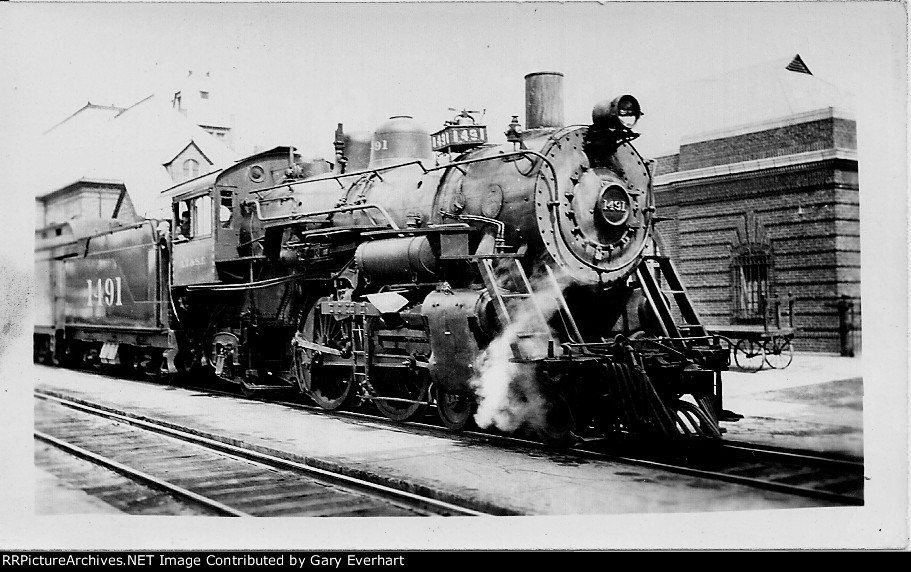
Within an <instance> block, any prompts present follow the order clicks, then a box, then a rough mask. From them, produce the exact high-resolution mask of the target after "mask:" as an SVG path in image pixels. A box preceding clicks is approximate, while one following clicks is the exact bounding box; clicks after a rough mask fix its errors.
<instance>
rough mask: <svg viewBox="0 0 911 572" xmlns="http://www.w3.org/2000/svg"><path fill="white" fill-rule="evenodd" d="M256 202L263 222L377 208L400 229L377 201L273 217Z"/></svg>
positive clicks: (393, 225)
mask: <svg viewBox="0 0 911 572" xmlns="http://www.w3.org/2000/svg"><path fill="white" fill-rule="evenodd" d="M255 204H256V216H258V217H259V220H261V221H263V222H269V221H274V220H282V219H286V220H290V221H293V220H295V219H299V218H305V217H311V216H322V215H328V214H336V213H343V212H349V211H350V212H353V211H365V210H370V209H375V210H378V211H379V212H380V214H381V215H383V217H385V218H386V221H387V222H388V223H389V226H391V227H392V228H393V229H395V230H399V226H398V225H397V224H395V221H394V220H393V219H392V216H391V215H390V214H389V212H388V211H386V209H385V208H383V207H382V205H378V204H376V203H362V204H359V205H345V206H341V207H335V208H331V209H323V210H321V211H310V212H306V213H295V214H288V215H279V216H273V217H266V216H263V213H262V210H261V207H260V204H259V202H258V201H257V202H256V203H255ZM368 216H369V215H368Z"/></svg>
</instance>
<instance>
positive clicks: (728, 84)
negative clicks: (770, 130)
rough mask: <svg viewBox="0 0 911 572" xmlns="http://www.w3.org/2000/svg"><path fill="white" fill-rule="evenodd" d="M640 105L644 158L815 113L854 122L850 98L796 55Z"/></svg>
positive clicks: (683, 86)
mask: <svg viewBox="0 0 911 572" xmlns="http://www.w3.org/2000/svg"><path fill="white" fill-rule="evenodd" d="M641 101H647V102H648V104H647V106H645V105H644V106H643V110H644V111H645V117H646V118H647V119H648V123H647V124H645V123H644V124H643V125H642V137H640V138H639V139H638V140H637V147H638V148H639V149H640V151H641V152H642V153H643V155H645V156H647V157H659V156H662V155H671V154H674V153H677V152H678V150H679V147H680V143H681V141H683V140H686V142H693V141H700V140H705V139H709V138H713V137H716V136H717V134H718V133H720V132H727V131H736V130H738V129H740V128H742V127H744V126H748V125H751V124H755V125H757V126H760V125H763V124H766V123H768V122H770V121H776V120H783V119H784V118H787V117H790V116H793V115H797V114H802V113H807V112H811V111H817V110H820V109H826V108H832V109H833V110H834V113H835V115H836V116H840V117H849V118H850V117H852V116H853V111H852V110H853V103H852V101H851V94H849V93H847V92H845V91H843V90H840V89H839V88H837V87H836V86H834V85H833V84H831V83H829V82H827V81H824V80H822V79H820V78H818V77H816V76H814V75H813V74H812V73H811V71H810V68H809V66H808V65H807V64H806V63H805V62H804V60H803V58H801V57H800V55H799V54H797V55H793V56H788V57H786V58H778V59H775V60H772V61H770V62H766V63H762V64H758V65H754V66H750V67H745V68H741V69H736V70H731V71H727V72H724V73H721V74H718V75H715V76H712V77H707V78H702V79H697V80H694V81H689V82H685V83H683V84H680V85H675V86H670V87H665V88H664V89H662V90H660V91H659V92H658V93H656V94H654V95H652V96H650V97H649V96H646V97H643V98H642V99H641ZM646 125H647V126H646Z"/></svg>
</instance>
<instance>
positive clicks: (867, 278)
mask: <svg viewBox="0 0 911 572" xmlns="http://www.w3.org/2000/svg"><path fill="white" fill-rule="evenodd" d="M906 26H907V15H906V12H905V5H904V4H902V3H898V2H878V1H872V2H850V1H848V2H723V3H709V2H693V3H677V2H622V3H621V2H603V3H595V2H567V3H543V2H526V3H493V2H467V3H440V2H425V3H409V4H400V3H370V4H359V3H340V4H332V3H324V4H304V3H300V4H298V3H276V4H269V3H251V4H234V3H218V4H215V3H201V4H179V3H138V4H132V3H116V4H111V3H88V4H87V3H63V4H52V3H16V2H11V3H3V4H0V78H3V80H2V81H0V104H2V107H0V109H2V113H0V134H2V137H0V175H2V176H3V179H2V180H4V181H5V184H4V186H5V188H2V189H0V193H2V196H3V198H4V204H5V205H6V209H7V212H13V213H18V212H22V213H25V215H24V216H15V215H14V216H11V217H7V220H6V222H5V231H6V236H12V237H27V238H24V239H23V240H5V241H3V242H4V245H3V246H0V324H2V323H5V321H10V320H11V318H10V316H12V317H13V318H15V317H17V316H19V317H22V316H23V314H22V310H21V308H22V306H23V304H22V301H23V300H22V297H21V296H18V295H17V294H16V293H17V292H21V291H22V290H23V289H26V288H27V287H28V280H29V278H28V273H29V272H30V268H31V259H32V252H31V243H30V237H31V236H32V233H33V229H32V224H33V221H34V217H33V215H32V208H33V206H32V202H31V197H27V196H22V194H21V193H17V192H16V191H17V188H18V187H17V184H16V182H17V180H20V181H21V178H22V177H28V178H36V177H41V173H40V171H39V172H31V171H29V172H22V169H17V166H19V165H22V164H23V163H22V162H21V157H22V156H23V154H31V155H35V154H38V155H40V153H41V149H40V147H37V146H36V144H35V143H34V141H35V137H36V136H37V135H39V134H40V133H42V132H43V131H45V130H47V129H48V128H49V127H51V126H53V125H54V124H56V123H58V122H59V121H61V120H63V119H64V118H66V117H67V116H68V115H70V114H72V113H73V112H75V111H76V110H78V109H79V108H81V107H82V106H83V105H85V104H86V103H87V102H89V101H90V102H92V103H95V104H101V105H111V104H113V105H118V106H127V105H130V104H132V103H135V102H137V101H139V100H141V99H143V98H144V97H146V96H147V95H149V94H151V93H163V94H165V95H167V94H168V92H169V90H170V91H171V93H173V88H172V86H173V85H175V84H176V83H178V82H179V80H180V79H181V78H183V77H184V76H185V74H186V72H187V71H188V70H194V71H200V72H202V71H208V72H209V73H210V74H211V76H212V78H213V97H217V98H218V99H219V101H220V102H221V103H222V104H223V105H225V107H226V108H227V109H228V110H230V111H231V112H233V113H234V115H235V118H236V124H235V128H236V129H237V132H238V137H239V141H238V143H239V144H240V146H244V145H246V146H252V145H259V146H262V147H268V146H273V145H279V144H282V145H285V144H291V145H295V146H298V147H299V148H300V149H301V150H303V151H305V152H307V153H312V154H322V155H324V156H328V155H330V154H331V152H332V151H331V150H332V147H331V141H332V136H333V133H334V130H335V126H336V124H337V123H339V122H341V123H344V124H345V126H346V128H347V129H349V130H368V129H372V128H374V127H375V126H376V125H377V124H378V123H380V122H381V121H383V120H384V119H386V118H388V117H389V116H392V115H400V114H406V115H411V116H413V117H415V118H416V119H418V120H419V121H421V122H422V123H424V124H425V125H426V126H427V127H428V128H429V129H431V130H433V129H435V128H436V127H437V126H440V125H441V124H442V121H443V120H444V119H448V118H449V117H450V116H451V115H452V112H450V111H448V108H463V107H467V108H469V109H485V110H486V115H485V122H486V123H487V124H488V126H489V131H490V133H491V134H492V135H493V136H497V137H498V136H500V133H502V131H503V130H505V128H506V125H507V123H508V122H509V119H510V117H511V116H512V115H519V117H520V118H522V119H524V80H523V77H524V75H525V74H527V73H531V72H537V71H559V72H562V73H563V74H564V101H565V117H566V122H567V123H568V124H572V123H588V122H589V119H590V113H591V108H592V105H593V104H594V103H596V102H598V101H600V100H603V99H609V98H612V97H614V96H616V95H619V94H621V93H631V94H634V95H636V96H637V97H638V98H639V99H640V103H641V105H642V108H643V110H644V111H645V115H644V117H643V119H642V121H641V122H640V124H639V126H638V130H639V131H641V132H642V137H641V138H640V139H639V140H638V141H637V143H638V144H640V147H641V148H643V149H646V150H647V149H649V148H650V146H651V148H658V147H660V146H661V143H662V142H660V141H657V135H656V134H660V133H661V132H663V131H664V130H665V129H666V127H667V126H666V125H664V126H662V125H661V124H660V122H658V121H657V119H653V117H654V115H653V114H650V113H649V110H650V109H654V108H658V107H661V106H662V105H666V103H667V101H668V100H673V98H674V97H675V91H676V89H675V88H676V86H679V85H680V84H681V83H683V82H686V81H689V80H692V79H697V78H703V77H707V76H713V75H716V74H719V73H724V72H726V71H729V70H734V69H738V68H743V67H746V66H750V65H755V64H761V63H765V62H769V61H772V60H776V59H786V58H790V57H792V56H793V55H794V54H797V53H799V54H800V55H801V57H802V58H803V60H804V61H805V62H806V64H807V65H808V66H809V68H810V69H811V70H812V71H813V74H814V76H815V77H817V78H819V79H822V80H824V81H827V82H829V83H831V84H833V85H835V86H837V87H838V88H839V89H842V90H844V91H847V92H851V93H852V94H853V95H854V101H855V102H856V107H855V109H853V112H854V114H855V116H856V119H857V133H858V158H859V165H860V167H859V169H860V181H861V183H860V184H861V197H862V201H861V220H862V237H861V242H862V250H863V254H862V264H863V266H864V269H863V277H862V280H863V289H864V307H863V308H864V310H863V311H864V332H863V334H864V348H865V349H864V351H865V355H864V359H865V360H868V361H867V362H865V363H869V364H871V365H870V369H869V370H868V371H869V372H870V379H879V378H882V379H890V380H894V379H895V375H894V372H893V371H890V370H888V369H886V368H888V367H895V368H897V371H899V372H901V373H903V374H904V376H905V379H907V349H908V348H907V278H908V264H907V159H908V156H907V56H908V46H907V38H906ZM710 104H711V102H707V103H706V105H710ZM663 121H673V118H667V117H665V118H663ZM46 160H47V161H49V162H51V161H54V157H47V158H46ZM26 306H27V305H26ZM13 321H14V320H13ZM25 322H27V319H26V320H25ZM17 328H18V330H17ZM28 329H29V327H26V326H23V325H20V326H14V327H13V331H14V332H15V331H19V332H20V333H22V334H23V335H22V336H21V340H20V342H18V343H20V345H18V346H15V345H14V346H13V347H14V348H18V350H16V349H9V347H7V348H3V347H0V352H5V354H4V353H0V379H2V376H3V365H4V364H3V363H2V362H3V360H4V357H5V358H6V363H7V364H9V363H10V362H9V356H10V355H11V354H13V353H15V352H16V351H18V352H19V353H22V354H24V355H26V356H27V355H28V353H29V352H28V340H29V338H28V336H27V331H28ZM0 342H3V340H2V339H0ZM865 378H866V375H865ZM898 379H901V377H900V376H899V378H898ZM4 391H5V389H4ZM865 391H867V392H868V394H869V395H868V396H869V397H870V399H874V398H880V397H882V388H881V386H879V385H878V384H869V385H867V386H866V387H865ZM877 392H879V393H877ZM905 398H907V389H905ZM25 399H26V400H27V399H28V395H26V396H25ZM906 400H907V399H906ZM26 403H28V401H26ZM899 403H901V401H900V400H899ZM0 413H3V411H0ZM902 423H904V424H906V423H907V419H906V418H902V416H901V411H900V410H888V411H886V412H885V414H883V415H878V416H876V417H875V418H874V419H873V420H872V421H871V422H870V424H869V425H868V424H866V421H865V433H867V434H868V435H870V436H872V437H875V436H877V435H892V433H891V432H890V431H891V430H899V429H901V424H902ZM877 424H879V425H877ZM868 429H869V431H868ZM904 429H905V430H906V429H907V427H906V426H905V427H904ZM17 431H18V432H19V433H17ZM29 432H30V426H28V425H25V426H24V427H19V426H14V427H13V428H12V429H8V430H7V433H8V434H10V435H12V436H13V437H15V436H16V435H17V434H21V436H22V439H23V440H24V442H29V440H30V437H29ZM904 435H905V440H904V441H902V440H901V439H899V440H898V443H904V444H905V445H907V433H906V432H905V433H904ZM0 500H3V496H2V494H0ZM812 519H813V517H811V520H810V522H809V523H807V524H806V526H807V527H813V526H814V524H813V523H814V522H815V521H813V520H812ZM555 522H556V521H555ZM695 522H696V523H697V524H696V525H694V534H695V535H696V537H695V539H694V542H695V543H696V545H699V544H698V543H699V542H700V540H701V541H703V542H704V541H706V540H707V539H709V537H708V536H699V533H700V532H702V531H709V530H712V528H711V527H710V526H708V525H707V524H706V523H705V522H704V521H700V519H699V518H697V519H695ZM795 522H797V521H795ZM858 522H861V521H858ZM737 524H741V523H737ZM817 524H818V523H817ZM794 526H798V525H796V524H795V525H794ZM857 526H859V525H857ZM735 528H737V527H736V526H735V527H733V528H732V530H730V531H729V532H730V534H731V535H732V536H731V538H735V535H736V531H735V530H734V529H735ZM646 529H647V528H646ZM786 529H787V527H785V528H783V530H786ZM4 530H6V529H4ZM850 530H851V531H852V532H855V533H856V534H857V535H858V536H855V537H854V538H856V539H857V540H856V541H857V542H862V541H863V540H861V537H862V535H861V533H859V532H856V528H855V527H853V526H852V527H850ZM0 532H2V531H0ZM616 532H620V531H619V530H617V531H616ZM741 532H743V533H744V536H745V537H749V527H746V526H745V527H744V528H743V530H741ZM867 532H870V531H869V530H867V529H864V530H863V533H864V534H866V533H867ZM8 533H9V532H8V531H7V534H8ZM287 533H288V532H287V530H286V531H282V532H277V533H276V534H277V536H275V538H285V537H286V535H287ZM621 536H622V537H623V538H629V536H628V534H627V535H626V536H623V535H621ZM230 538H241V539H243V538H246V536H244V535H240V536H236V535H234V536H232V534H231V533H227V534H226V536H225V537H224V539H230ZM418 538H421V539H423V537H422V536H421V535H420V534H419V533H417V532H416V533H415V540H417V539H418ZM491 538H492V540H491V542H495V540H494V539H495V538H497V537H496V536H493V537H491ZM556 538H558V536H553V537H550V538H549V539H548V540H549V541H551V542H554V543H555V544H559V542H558V541H557V540H554V539H556ZM586 538H591V537H590V536H586ZM672 538H679V536H676V537H672ZM715 538H717V537H715ZM738 538H739V537H738ZM863 538H866V537H865V536H863ZM871 538H873V539H874V540H871V541H870V542H872V543H875V542H876V541H877V540H876V539H877V538H880V537H876V536H875V534H874V535H873V536H871ZM654 540H655V542H659V540H658V539H657V537H656V538H655V539H654ZM2 541H3V537H2V534H0V547H2V546H3V544H2ZM171 541H173V542H176V543H178V544H179V543H180V540H179V539H178V538H177V537H176V536H175V537H174V538H173V539H171ZM427 542H430V541H429V540H427ZM627 542H634V541H632V540H629V541H627ZM670 542H673V541H670ZM745 542H748V541H745ZM782 542H783V543H785V544H787V540H786V539H785V540H782ZM833 542H838V541H837V540H835V541H833Z"/></svg>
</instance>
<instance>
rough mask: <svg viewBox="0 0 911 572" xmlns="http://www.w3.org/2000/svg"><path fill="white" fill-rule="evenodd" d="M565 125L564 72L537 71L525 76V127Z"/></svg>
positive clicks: (542, 127) (545, 127)
mask: <svg viewBox="0 0 911 572" xmlns="http://www.w3.org/2000/svg"><path fill="white" fill-rule="evenodd" d="M555 127H563V74H562V73H560V72H536V73H530V74H528V75H527V76H525V128H526V129H548V128H555Z"/></svg>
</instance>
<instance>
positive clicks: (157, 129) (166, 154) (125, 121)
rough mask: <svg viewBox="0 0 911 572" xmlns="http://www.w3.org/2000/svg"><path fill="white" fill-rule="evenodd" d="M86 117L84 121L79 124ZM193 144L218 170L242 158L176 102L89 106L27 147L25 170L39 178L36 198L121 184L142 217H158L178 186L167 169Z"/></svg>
mask: <svg viewBox="0 0 911 572" xmlns="http://www.w3.org/2000/svg"><path fill="white" fill-rule="evenodd" d="M90 105H91V104H90ZM115 110H116V112H115ZM102 111H104V112H103V113H102ZM80 115H83V116H84V117H83V120H81V121H76V120H75V118H76V117H78V116H80ZM89 116H91V120H88V117H89ZM190 144H195V145H196V146H197V147H198V148H199V149H200V151H201V152H202V153H203V154H204V155H205V156H206V157H207V158H208V159H209V160H210V161H211V162H212V163H213V169H217V168H220V167H223V166H225V165H230V164H232V163H233V162H234V161H235V159H236V158H237V156H236V154H235V153H234V152H233V151H231V150H230V149H228V148H227V147H226V146H225V145H224V144H223V143H222V142H221V141H218V140H217V139H215V138H214V137H212V136H211V135H209V134H208V133H206V131H205V130H203V129H202V128H201V127H199V126H198V125H195V124H193V123H192V122H191V121H190V120H189V119H187V118H186V117H185V116H184V115H183V114H181V113H179V112H178V111H176V110H174V109H173V108H172V107H171V102H170V101H166V100H165V98H163V97H161V96H157V95H152V96H149V97H146V98H145V99H143V100H141V101H139V102H138V103H136V104H134V105H132V106H130V107H128V108H125V109H124V108H113V107H112V108H106V109H103V110H99V109H96V107H91V108H90V107H89V106H86V107H85V108H83V109H81V110H79V111H78V112H76V113H74V114H73V115H72V116H70V118H68V119H67V120H64V121H63V122H61V123H59V124H58V125H57V126H55V127H54V128H52V129H51V130H49V131H48V132H46V133H45V134H44V135H43V136H42V137H40V138H39V140H37V141H34V142H31V143H29V145H30V147H27V148H29V149H32V150H33V152H32V153H30V156H29V157H27V158H26V159H25V160H26V161H27V162H28V163H29V165H26V166H25V168H26V169H28V171H29V172H31V173H35V174H36V175H35V177H34V178H33V179H32V180H30V181H29V186H31V192H32V194H33V195H34V196H36V197H41V196H45V195H47V194H49V193H53V192H55V191H57V190H59V189H61V188H63V187H64V186H67V185H69V184H71V183H72V182H73V181H75V180H79V179H105V180H119V181H123V182H124V184H125V185H126V187H127V190H128V192H129V193H130V198H131V199H132V201H133V205H134V206H135V208H136V211H137V213H138V214H140V215H148V216H156V215H158V214H160V213H161V212H165V211H166V210H167V208H168V205H167V204H165V203H163V202H162V200H161V198H160V197H161V191H162V189H166V188H168V187H171V186H173V185H174V181H173V180H172V179H171V177H170V175H169V174H168V171H167V169H166V168H165V167H164V165H165V164H167V163H168V162H169V161H170V160H171V159H172V158H173V157H174V156H175V155H176V154H177V153H178V152H179V151H181V150H183V149H185V148H186V147H187V146H188V145H190Z"/></svg>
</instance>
